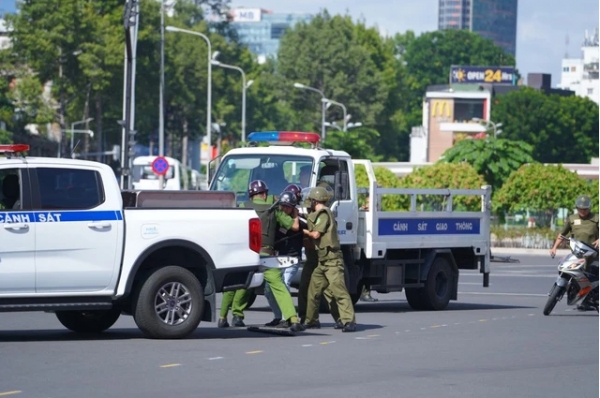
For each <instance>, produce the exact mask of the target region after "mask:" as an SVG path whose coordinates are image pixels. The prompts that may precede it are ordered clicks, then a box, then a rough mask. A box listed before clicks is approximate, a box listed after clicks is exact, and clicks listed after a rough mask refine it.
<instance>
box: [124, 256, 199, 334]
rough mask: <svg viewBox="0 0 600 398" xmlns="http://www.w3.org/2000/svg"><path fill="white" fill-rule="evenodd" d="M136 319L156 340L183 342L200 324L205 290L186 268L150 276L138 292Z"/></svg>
mask: <svg viewBox="0 0 600 398" xmlns="http://www.w3.org/2000/svg"><path fill="white" fill-rule="evenodd" d="M136 290H137V291H136V293H135V295H134V297H133V300H134V304H133V319H134V320H135V323H136V324H137V326H138V327H139V328H140V330H141V331H142V333H144V335H145V336H146V337H148V338H153V339H182V338H185V337H187V336H189V335H190V334H191V333H192V332H194V330H196V328H197V327H198V325H199V324H200V320H201V319H202V314H203V313H204V288H203V287H202V285H201V284H200V281H198V278H196V276H195V275H194V274H192V273H191V272H190V271H188V270H187V269H185V268H182V267H178V266H167V267H163V268H159V269H157V270H156V271H154V272H153V273H152V274H150V275H149V276H148V277H147V278H146V279H145V280H144V281H143V282H142V283H141V284H140V285H139V287H138V289H136Z"/></svg>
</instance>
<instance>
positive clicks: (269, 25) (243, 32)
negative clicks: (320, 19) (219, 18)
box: [229, 8, 313, 62]
mask: <svg viewBox="0 0 600 398" xmlns="http://www.w3.org/2000/svg"><path fill="white" fill-rule="evenodd" d="M229 13H230V17H231V26H232V27H233V28H234V29H235V30H236V31H237V33H238V35H239V38H240V42H242V43H244V44H246V45H247V46H248V48H249V49H250V51H252V53H254V54H256V55H257V56H258V58H259V62H260V61H262V60H264V59H266V58H267V57H270V56H276V55H277V50H278V49H279V40H280V39H281V37H282V36H283V34H284V33H285V31H286V30H287V29H288V28H293V27H294V25H296V24H297V23H298V22H310V20H311V19H312V18H313V15H312V14H300V13H294V14H292V13H274V12H272V11H269V10H264V9H260V8H234V9H232V10H231V11H230V12H229Z"/></svg>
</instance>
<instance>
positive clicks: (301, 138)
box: [248, 131, 321, 145]
mask: <svg viewBox="0 0 600 398" xmlns="http://www.w3.org/2000/svg"><path fill="white" fill-rule="evenodd" d="M320 140H321V136H320V135H319V134H316V133H303V132H299V131H259V132H254V133H250V134H249V135H248V141H253V142H306V143H310V144H313V145H314V144H316V143H317V142H319V141H320Z"/></svg>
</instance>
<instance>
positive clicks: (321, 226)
mask: <svg viewBox="0 0 600 398" xmlns="http://www.w3.org/2000/svg"><path fill="white" fill-rule="evenodd" d="M328 225H329V215H328V214H327V213H321V214H319V217H318V218H317V220H316V221H315V227H314V228H313V230H312V231H309V230H307V229H305V230H304V235H306V236H308V237H309V238H312V239H315V240H316V239H319V238H321V236H322V235H323V234H324V233H325V232H326V231H327V226H328Z"/></svg>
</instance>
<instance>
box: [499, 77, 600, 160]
mask: <svg viewBox="0 0 600 398" xmlns="http://www.w3.org/2000/svg"><path fill="white" fill-rule="evenodd" d="M492 119H493V120H494V122H496V123H502V124H503V126H502V130H503V133H502V135H503V137H505V138H507V139H511V140H519V141H525V142H527V143H529V144H531V145H533V152H532V156H533V158H534V159H535V160H536V161H538V162H541V163H589V162H590V160H591V158H592V157H595V156H597V154H598V130H599V124H598V120H599V119H598V105H597V104H596V103H595V102H593V101H591V100H589V99H587V98H582V97H579V96H568V97H561V96H558V95H547V94H544V93H543V92H541V91H538V90H534V89H532V88H526V87H525V88H521V89H520V90H515V91H512V92H510V93H508V94H504V95H502V96H498V97H496V98H495V100H494V104H493V106H492Z"/></svg>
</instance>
